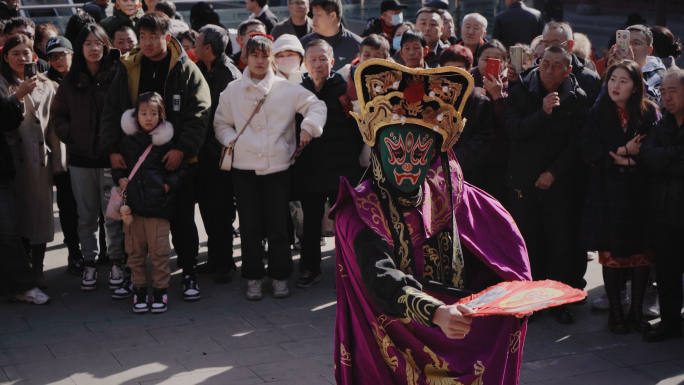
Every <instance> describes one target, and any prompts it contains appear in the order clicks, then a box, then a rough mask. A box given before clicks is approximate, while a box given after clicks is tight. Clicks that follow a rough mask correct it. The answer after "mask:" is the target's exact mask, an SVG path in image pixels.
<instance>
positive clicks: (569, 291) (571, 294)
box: [457, 280, 587, 318]
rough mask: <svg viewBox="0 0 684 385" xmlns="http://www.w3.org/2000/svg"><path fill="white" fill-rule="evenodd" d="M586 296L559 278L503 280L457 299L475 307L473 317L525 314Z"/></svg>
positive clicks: (520, 315) (575, 300) (579, 299)
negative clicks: (552, 279)
mask: <svg viewBox="0 0 684 385" xmlns="http://www.w3.org/2000/svg"><path fill="white" fill-rule="evenodd" d="M586 297H587V292H586V291H584V290H579V289H575V288H572V287H570V286H568V285H566V284H563V283H560V282H557V281H551V280H545V281H513V282H501V283H499V284H497V285H494V286H491V287H489V288H488V289H486V290H484V291H482V292H479V293H477V294H473V295H471V296H468V297H466V298H462V299H461V300H459V301H458V302H457V303H459V304H463V305H466V306H468V307H470V308H471V309H473V310H475V312H474V313H472V314H471V316H473V317H483V316H488V315H513V316H516V317H518V318H522V317H526V316H529V315H530V314H532V313H533V312H535V311H539V310H542V309H546V308H549V307H554V306H560V305H563V304H566V303H571V302H577V301H581V300H583V299H584V298H586Z"/></svg>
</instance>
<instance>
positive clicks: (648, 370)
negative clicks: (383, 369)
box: [634, 360, 684, 383]
mask: <svg viewBox="0 0 684 385" xmlns="http://www.w3.org/2000/svg"><path fill="white" fill-rule="evenodd" d="M634 369H635V370H637V371H639V372H640V373H643V374H645V375H646V376H648V377H649V378H650V379H653V380H656V381H665V380H674V379H677V378H678V379H679V380H681V381H682V383H684V360H673V361H667V362H657V363H653V364H646V365H638V366H635V367H634Z"/></svg>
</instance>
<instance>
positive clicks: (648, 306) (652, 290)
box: [644, 284, 660, 318]
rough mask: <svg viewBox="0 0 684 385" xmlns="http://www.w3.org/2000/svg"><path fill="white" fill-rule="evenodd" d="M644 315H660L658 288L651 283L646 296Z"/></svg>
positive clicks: (655, 316)
mask: <svg viewBox="0 0 684 385" xmlns="http://www.w3.org/2000/svg"><path fill="white" fill-rule="evenodd" d="M644 315H645V316H646V317H653V318H657V317H660V304H659V303H658V290H657V289H656V287H655V285H653V284H651V285H649V286H648V290H646V295H645V296H644Z"/></svg>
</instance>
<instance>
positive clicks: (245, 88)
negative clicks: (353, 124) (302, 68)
mask: <svg viewBox="0 0 684 385" xmlns="http://www.w3.org/2000/svg"><path fill="white" fill-rule="evenodd" d="M264 98H265V101H264V103H263V105H262V106H261V108H260V109H259V112H257V113H256V114H255V115H254V118H253V119H252V121H251V122H250V124H249V126H247V127H245V124H246V123H247V119H249V117H250V115H252V112H253V111H254V109H255V107H256V106H257V104H258V101H259V100H261V99H264ZM296 113H299V114H301V115H303V116H304V120H303V121H302V130H306V131H307V132H308V133H309V134H311V136H313V137H314V138H318V137H319V136H321V134H322V133H323V126H324V125H325V122H326V115H327V108H326V107H325V103H323V102H322V101H320V100H318V98H316V96H315V95H314V94H313V93H311V92H310V91H308V90H307V89H305V88H304V87H302V86H301V85H299V84H295V83H292V82H290V81H288V80H285V79H283V78H280V77H277V76H276V75H275V74H274V73H273V71H272V70H271V69H269V71H268V73H267V74H266V76H265V77H264V78H263V79H262V80H261V81H259V82H258V83H256V84H255V83H254V81H253V80H252V75H251V73H250V71H249V67H247V68H245V71H244V72H243V73H242V78H241V79H239V80H237V81H234V82H232V83H230V84H229V85H228V88H226V90H225V91H224V92H223V93H222V94H221V98H220V100H219V106H218V109H217V110H216V115H215V116H214V130H215V131H216V139H218V141H219V142H221V144H222V145H224V146H228V145H230V143H231V142H232V141H233V140H235V138H236V137H237V135H238V132H239V131H241V130H243V129H244V132H243V133H242V135H241V136H240V138H238V141H237V142H236V143H235V152H234V154H233V155H234V159H233V167H235V168H237V169H240V170H254V171H256V174H257V175H267V174H272V173H276V172H280V171H285V170H287V169H288V168H290V165H292V163H294V160H292V155H293V154H294V152H295V149H296V148H297V144H298V143H297V142H296V140H295V138H296V135H295V114H296ZM314 140H315V139H314Z"/></svg>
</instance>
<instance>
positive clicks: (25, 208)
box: [0, 34, 66, 288]
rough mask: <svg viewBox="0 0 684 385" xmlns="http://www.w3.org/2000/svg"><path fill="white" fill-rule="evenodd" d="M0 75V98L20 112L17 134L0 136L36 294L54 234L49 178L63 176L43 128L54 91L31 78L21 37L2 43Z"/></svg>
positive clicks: (26, 42) (31, 63) (57, 147)
mask: <svg viewBox="0 0 684 385" xmlns="http://www.w3.org/2000/svg"><path fill="white" fill-rule="evenodd" d="M0 74H1V76H0V95H3V96H5V97H9V96H10V95H12V94H14V95H15V96H16V99H17V101H18V102H19V104H20V105H21V106H23V110H24V120H23V121H22V123H21V125H20V126H19V128H18V129H17V130H16V131H11V132H7V133H5V134H4V135H5V139H6V140H7V144H8V145H9V147H10V151H11V153H12V159H13V161H14V164H15V165H16V169H17V176H16V179H15V181H14V182H12V186H11V188H12V191H13V193H14V196H15V197H16V199H15V201H14V207H15V211H16V212H17V213H22V215H19V216H17V229H18V233H19V235H20V236H21V237H22V238H23V241H24V247H25V249H26V250H27V251H28V252H29V254H30V255H31V258H32V265H33V273H34V275H35V277H36V279H37V281H38V286H39V287H41V288H42V287H46V282H45V277H44V275H43V260H44V258H45V249H46V245H47V243H48V242H52V240H53V239H54V231H55V229H54V218H53V211H52V203H53V202H52V174H53V173H58V172H65V171H66V151H65V150H64V149H63V148H62V145H61V143H60V142H59V139H58V138H57V136H56V135H55V133H54V132H53V131H52V130H51V129H49V126H48V120H49V117H50V104H51V103H52V99H53V97H54V96H55V88H54V87H53V85H52V82H51V81H50V80H49V79H48V78H47V77H45V76H44V75H42V74H37V67H36V63H35V54H34V51H33V43H32V41H31V40H30V39H29V38H28V37H27V36H26V35H23V34H16V35H12V36H10V37H9V38H8V39H7V40H6V41H5V45H4V47H3V51H2V69H1V70H0Z"/></svg>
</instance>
